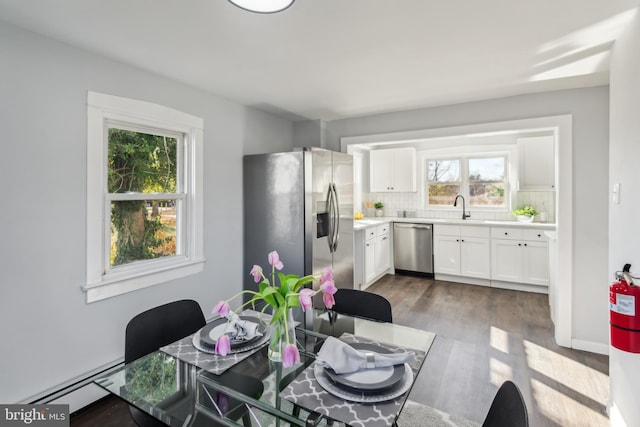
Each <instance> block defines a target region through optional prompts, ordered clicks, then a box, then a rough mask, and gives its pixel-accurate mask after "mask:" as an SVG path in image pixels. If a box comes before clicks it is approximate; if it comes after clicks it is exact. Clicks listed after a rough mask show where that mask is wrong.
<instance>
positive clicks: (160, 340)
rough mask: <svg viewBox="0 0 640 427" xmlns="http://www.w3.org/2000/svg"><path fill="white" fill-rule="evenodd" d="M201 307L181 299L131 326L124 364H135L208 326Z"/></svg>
mask: <svg viewBox="0 0 640 427" xmlns="http://www.w3.org/2000/svg"><path fill="white" fill-rule="evenodd" d="M206 323H207V322H206V320H205V318H204V314H202V309H201V308H200V304H198V303H197V302H196V301H194V300H186V299H185V300H180V301H174V302H170V303H168V304H164V305H161V306H158V307H154V308H151V309H149V310H147V311H145V312H142V313H140V314H138V315H136V316H135V317H134V318H133V319H131V320H130V321H129V323H128V324H127V330H126V333H125V346H124V362H125V363H129V362H132V361H134V360H136V359H138V358H140V357H142V356H144V355H145V354H149V353H151V352H153V351H156V350H158V349H159V348H160V347H162V346H165V345H167V344H171V343H172V342H175V341H177V340H179V339H180V338H184V337H185V336H187V335H189V334H192V333H194V332H196V331H197V330H198V329H200V328H202V327H203V326H204V325H206Z"/></svg>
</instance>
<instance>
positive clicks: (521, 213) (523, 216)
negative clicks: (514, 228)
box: [511, 206, 538, 222]
mask: <svg viewBox="0 0 640 427" xmlns="http://www.w3.org/2000/svg"><path fill="white" fill-rule="evenodd" d="M511 212H512V213H513V214H514V215H515V216H516V219H517V220H518V221H520V222H532V221H533V218H535V216H536V215H538V211H537V210H535V209H534V208H533V207H531V206H525V207H523V208H518V209H514V210H513V211H511Z"/></svg>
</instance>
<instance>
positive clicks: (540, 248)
mask: <svg viewBox="0 0 640 427" xmlns="http://www.w3.org/2000/svg"><path fill="white" fill-rule="evenodd" d="M523 245H524V249H525V250H524V251H523V254H524V273H523V278H522V280H523V281H524V282H525V283H531V284H533V285H544V286H549V248H548V244H547V243H546V242H531V241H525V242H524V243H523Z"/></svg>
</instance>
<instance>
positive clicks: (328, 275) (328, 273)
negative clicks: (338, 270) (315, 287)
mask: <svg viewBox="0 0 640 427" xmlns="http://www.w3.org/2000/svg"><path fill="white" fill-rule="evenodd" d="M324 282H333V270H332V269H331V268H327V269H326V270H325V271H324V272H322V276H320V283H324Z"/></svg>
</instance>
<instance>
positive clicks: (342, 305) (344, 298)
mask: <svg viewBox="0 0 640 427" xmlns="http://www.w3.org/2000/svg"><path fill="white" fill-rule="evenodd" d="M334 299H335V301H336V302H335V305H334V306H333V307H332V308H331V310H333V311H335V312H336V313H342V314H348V315H351V316H356V317H363V318H365V319H370V320H375V321H377V322H389V323H392V322H393V315H392V313H391V303H389V301H388V300H387V299H386V298H385V297H383V296H382V295H378V294H374V293H372V292H367V291H360V290H357V289H344V288H341V289H338V291H337V292H336V293H335V295H334Z"/></svg>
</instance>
